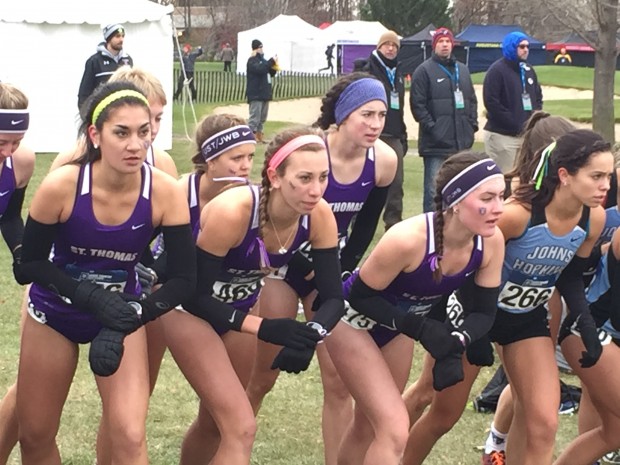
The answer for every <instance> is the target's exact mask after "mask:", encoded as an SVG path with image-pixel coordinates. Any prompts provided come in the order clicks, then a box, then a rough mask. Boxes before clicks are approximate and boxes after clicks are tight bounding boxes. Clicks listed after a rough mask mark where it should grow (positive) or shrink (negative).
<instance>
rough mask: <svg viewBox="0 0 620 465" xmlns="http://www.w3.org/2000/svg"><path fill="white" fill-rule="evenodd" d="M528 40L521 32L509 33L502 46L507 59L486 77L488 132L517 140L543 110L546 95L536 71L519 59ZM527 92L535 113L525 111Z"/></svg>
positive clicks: (484, 92)
mask: <svg viewBox="0 0 620 465" xmlns="http://www.w3.org/2000/svg"><path fill="white" fill-rule="evenodd" d="M527 38H528V37H527V36H526V35H525V34H523V33H521V32H511V33H510V34H508V35H507V36H506V37H505V38H504V42H503V43H502V54H503V55H504V56H503V58H500V59H499V60H497V61H496V62H495V63H493V64H492V65H491V67H490V68H489V69H488V71H487V73H486V76H485V77H484V84H483V100H484V106H485V108H486V110H487V124H486V125H485V127H484V129H486V130H487V131H490V132H496V133H498V134H503V135H505V136H513V137H516V136H518V135H519V134H521V132H522V131H523V126H524V125H525V122H526V121H527V120H528V118H529V117H530V116H531V114H532V112H533V111H535V110H541V109H542V106H543V95H542V89H541V88H540V85H539V84H538V78H537V76H536V72H535V71H534V68H533V67H532V66H531V65H529V64H527V63H526V62H524V61H520V60H519V58H518V56H517V47H518V46H519V43H520V42H522V41H523V40H527ZM522 76H523V79H522ZM524 84H525V86H524ZM524 92H525V93H527V94H529V96H530V101H531V104H532V109H531V110H525V109H524V108H523V93H524Z"/></svg>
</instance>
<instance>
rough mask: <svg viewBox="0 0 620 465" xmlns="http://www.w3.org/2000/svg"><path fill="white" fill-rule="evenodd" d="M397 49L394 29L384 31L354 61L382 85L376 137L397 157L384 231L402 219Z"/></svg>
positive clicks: (403, 142)
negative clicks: (383, 110)
mask: <svg viewBox="0 0 620 465" xmlns="http://www.w3.org/2000/svg"><path fill="white" fill-rule="evenodd" d="M399 49H400V38H399V37H398V35H397V34H396V33H395V32H394V31H386V32H384V33H383V34H382V35H381V37H380V38H379V41H378V42H377V48H376V49H375V50H373V51H372V53H371V54H370V56H369V57H368V59H366V60H361V62H360V63H358V64H357V66H358V68H357V69H359V70H360V71H364V72H367V73H370V74H372V75H373V76H374V77H376V78H377V79H379V80H380V81H381V83H382V84H383V86H384V87H385V94H386V98H387V102H388V108H387V114H386V115H385V125H384V126H383V131H382V132H381V137H380V139H381V140H382V141H383V142H385V143H386V144H388V145H389V146H390V147H391V148H392V149H393V150H394V152H396V155H397V157H398V165H397V169H396V175H395V177H394V181H392V184H391V185H390V188H389V189H388V193H387V199H386V202H385V210H384V212H383V223H384V226H385V230H386V231H387V230H388V229H389V228H391V227H392V226H394V225H395V224H396V223H398V222H399V221H401V220H402V219H403V196H404V191H403V181H404V170H403V157H404V156H405V154H406V153H407V127H406V126H405V120H404V111H403V109H404V103H405V84H404V82H403V76H402V74H401V73H400V70H399V69H398V67H397V61H396V56H397V55H398V50H399Z"/></svg>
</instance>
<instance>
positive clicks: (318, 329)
mask: <svg viewBox="0 0 620 465" xmlns="http://www.w3.org/2000/svg"><path fill="white" fill-rule="evenodd" d="M306 326H309V327H311V328H312V329H314V330H315V331H316V332H317V333H319V336H321V337H322V338H323V337H326V336H328V335H329V333H328V332H327V330H326V329H325V328H323V325H322V324H321V323H317V322H316V321H308V322H307V323H306Z"/></svg>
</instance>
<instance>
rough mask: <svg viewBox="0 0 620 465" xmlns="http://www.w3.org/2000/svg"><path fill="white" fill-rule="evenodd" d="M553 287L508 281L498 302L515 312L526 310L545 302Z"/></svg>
mask: <svg viewBox="0 0 620 465" xmlns="http://www.w3.org/2000/svg"><path fill="white" fill-rule="evenodd" d="M553 289H554V288H553V287H532V286H521V285H519V284H515V283H511V282H510V281H508V282H507V283H506V284H505V285H504V287H503V288H502V291H501V292H500V294H499V300H498V304H499V306H500V307H502V308H504V309H506V310H508V311H513V312H514V313H520V312H526V311H529V310H533V309H535V308H536V307H538V306H540V305H543V304H545V303H546V302H547V301H548V300H549V298H550V297H551V294H552V293H553Z"/></svg>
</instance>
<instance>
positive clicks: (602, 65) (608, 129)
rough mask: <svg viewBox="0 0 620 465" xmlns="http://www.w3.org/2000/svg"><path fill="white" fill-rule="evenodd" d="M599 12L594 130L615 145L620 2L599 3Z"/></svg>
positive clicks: (593, 102)
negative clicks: (617, 36)
mask: <svg viewBox="0 0 620 465" xmlns="http://www.w3.org/2000/svg"><path fill="white" fill-rule="evenodd" d="M597 9H598V17H599V31H598V41H597V42H598V43H597V45H598V46H597V48H596V52H595V60H594V98H593V100H592V127H593V129H594V130H595V131H596V132H598V133H600V134H601V135H602V136H603V137H604V138H605V139H606V140H607V141H609V142H611V143H612V144H613V143H614V142H615V131H614V127H615V124H614V123H615V116H614V78H615V72H616V55H617V54H616V31H617V29H618V21H617V19H616V18H617V12H618V0H603V1H599V2H598V5H597Z"/></svg>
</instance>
